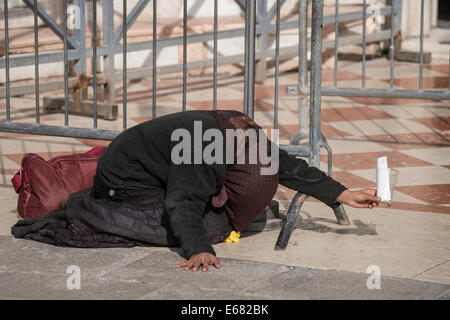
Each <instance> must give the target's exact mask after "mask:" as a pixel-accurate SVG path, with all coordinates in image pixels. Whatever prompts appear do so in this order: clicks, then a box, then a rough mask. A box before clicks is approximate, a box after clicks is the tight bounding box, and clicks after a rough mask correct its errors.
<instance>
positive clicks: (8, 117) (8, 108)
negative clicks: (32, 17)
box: [3, 0, 11, 122]
mask: <svg viewBox="0 0 450 320" xmlns="http://www.w3.org/2000/svg"><path fill="white" fill-rule="evenodd" d="M3 12H4V18H5V71H6V74H5V77H6V79H5V80H6V121H8V122H9V121H11V87H10V86H11V84H10V73H9V20H8V19H9V18H8V0H4V2H3Z"/></svg>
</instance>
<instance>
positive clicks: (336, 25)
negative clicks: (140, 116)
mask: <svg viewBox="0 0 450 320" xmlns="http://www.w3.org/2000/svg"><path fill="white" fill-rule="evenodd" d="M334 18H335V21H334V87H335V88H336V87H337V82H338V59H339V57H338V56H339V50H338V47H339V0H336V5H335V14H334Z"/></svg>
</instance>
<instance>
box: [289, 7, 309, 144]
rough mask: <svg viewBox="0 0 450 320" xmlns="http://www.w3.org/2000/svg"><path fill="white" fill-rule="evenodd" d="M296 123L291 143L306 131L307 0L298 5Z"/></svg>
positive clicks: (305, 135) (304, 135) (304, 134)
mask: <svg viewBox="0 0 450 320" xmlns="http://www.w3.org/2000/svg"><path fill="white" fill-rule="evenodd" d="M298 30H299V32H298V85H297V86H298V90H299V95H298V123H299V127H300V128H299V129H300V130H299V132H297V133H296V134H294V135H293V136H292V137H291V144H298V143H299V141H300V140H301V139H303V138H307V137H308V135H309V133H308V109H309V105H308V99H307V95H308V93H309V89H307V86H308V0H299V5H298Z"/></svg>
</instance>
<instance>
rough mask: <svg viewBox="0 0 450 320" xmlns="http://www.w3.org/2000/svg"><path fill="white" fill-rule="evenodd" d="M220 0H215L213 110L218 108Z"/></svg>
mask: <svg viewBox="0 0 450 320" xmlns="http://www.w3.org/2000/svg"><path fill="white" fill-rule="evenodd" d="M217 1H218V0H214V53H213V55H214V57H213V59H214V62H213V64H214V69H213V110H217V19H218V3H217Z"/></svg>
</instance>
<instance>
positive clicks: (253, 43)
mask: <svg viewBox="0 0 450 320" xmlns="http://www.w3.org/2000/svg"><path fill="white" fill-rule="evenodd" d="M23 1H24V2H25V3H26V4H27V5H28V6H29V7H30V8H32V9H33V14H34V42H35V43H34V44H35V54H34V55H24V56H19V57H14V56H13V57H10V54H9V21H8V1H7V0H4V16H5V57H4V58H1V59H0V68H1V69H4V70H5V73H6V83H5V88H1V89H0V97H2V98H3V97H4V98H5V100H6V121H2V122H0V131H3V132H14V133H27V134H40V135H53V136H63V137H75V138H90V139H104V140H112V139H114V138H115V137H116V136H117V135H118V134H119V133H120V132H118V131H112V130H99V129H97V120H98V105H99V104H98V100H97V88H98V83H97V81H98V77H99V76H101V77H104V78H105V79H106V80H107V82H108V86H109V88H108V89H109V96H108V98H109V101H110V102H112V101H113V100H114V95H113V94H114V87H115V85H114V83H115V81H119V80H122V81H123V109H122V115H123V129H126V128H127V81H129V80H132V79H136V78H143V77H150V76H151V77H152V81H153V88H152V116H153V117H155V116H156V107H157V100H156V90H157V81H156V80H157V75H158V74H167V73H176V72H182V75H183V87H182V105H181V108H180V109H181V110H182V111H185V110H186V105H187V72H188V71H189V70H192V69H195V68H203V67H213V76H212V78H213V79H212V87H213V101H212V109H216V108H217V98H218V97H217V85H218V78H217V67H218V66H219V65H224V64H232V63H236V62H244V66H245V70H244V93H243V101H244V104H243V105H244V108H243V111H244V112H245V113H246V114H247V115H249V116H250V117H253V115H254V100H255V81H256V79H255V75H256V74H257V73H258V72H257V71H259V75H258V77H259V78H261V70H262V71H264V70H265V64H266V60H267V59H269V58H272V57H273V58H274V59H275V92H274V96H275V98H274V110H273V112H274V124H273V126H274V128H278V95H279V92H278V90H279V64H280V59H281V58H283V59H286V58H289V57H295V56H298V57H299V68H298V86H297V87H298V90H299V93H300V94H299V114H300V122H301V123H300V127H301V128H302V129H303V130H304V129H305V128H307V124H306V122H307V117H306V114H307V110H308V108H309V109H310V127H309V130H308V132H304V131H303V132H300V133H299V134H297V135H296V136H294V137H293V139H292V142H293V143H292V145H281V148H283V149H285V150H287V151H288V152H289V153H291V154H293V155H296V156H302V157H308V158H309V162H310V165H313V166H318V165H319V154H320V149H321V148H325V149H326V150H327V152H328V173H329V175H331V164H332V155H331V148H330V147H329V146H328V144H327V142H326V139H325V138H324V137H323V136H322V134H321V131H320V123H321V112H320V105H321V96H322V95H339V96H377V97H394V98H418V99H450V88H449V90H447V91H430V90H423V15H424V10H423V5H424V0H421V4H422V14H421V26H422V28H421V29H422V30H421V31H422V32H421V36H420V43H421V50H420V74H419V77H420V87H419V88H418V90H400V89H396V88H394V87H393V80H394V78H393V75H394V63H393V59H394V50H395V48H394V36H395V33H396V31H398V29H399V13H400V8H401V0H391V4H390V5H388V6H386V7H383V8H379V10H377V12H375V13H374V12H368V10H367V5H366V1H365V0H364V5H363V10H362V11H358V12H350V13H344V14H339V13H338V12H339V2H338V0H337V1H336V14H335V15H332V16H325V17H324V15H323V0H314V1H312V17H311V19H308V0H298V4H299V6H298V7H299V11H298V13H299V15H298V20H297V21H284V22H282V21H281V17H280V11H281V7H282V5H283V4H284V3H285V2H286V0H276V3H275V5H274V6H273V7H271V8H270V9H269V10H267V2H266V0H259V1H258V2H257V1H256V0H245V1H244V0H235V2H236V4H237V5H239V7H240V8H241V9H242V10H243V11H244V13H245V29H234V30H227V31H220V32H219V31H218V16H219V12H218V0H212V1H214V31H213V32H209V33H204V34H194V35H189V36H188V34H187V33H188V32H187V22H188V11H187V0H183V35H182V36H181V37H171V38H164V39H158V38H157V32H156V30H157V1H156V0H154V1H153V2H152V5H153V7H152V10H153V30H154V32H153V38H152V40H151V41H142V42H133V43H128V41H127V40H128V39H127V31H128V30H129V28H130V27H131V25H132V24H133V23H134V22H135V21H136V19H137V17H138V16H139V14H140V13H141V12H142V11H143V9H144V7H146V6H147V5H148V4H149V3H150V0H139V1H138V3H137V4H136V6H135V7H134V8H133V9H132V10H131V11H130V13H129V14H128V15H127V14H125V13H127V11H128V10H127V9H128V8H127V1H126V0H124V1H123V2H122V5H123V12H124V14H123V20H122V25H121V26H120V27H119V28H118V29H117V30H114V23H113V17H114V7H113V1H111V0H102V4H103V7H102V9H103V42H104V43H103V45H102V46H97V30H96V28H97V27H96V26H97V6H96V5H94V6H93V12H92V14H93V43H94V45H93V47H92V48H86V43H85V5H86V1H85V0H73V3H74V4H76V5H78V6H79V8H80V28H79V29H78V30H76V32H75V31H74V33H73V37H72V36H69V32H68V25H67V6H68V1H67V0H61V1H62V3H63V27H62V28H61V27H60V26H59V25H58V24H56V23H55V22H54V21H53V20H52V19H51V18H50V17H49V16H48V14H46V12H45V11H44V10H43V9H42V8H41V7H40V6H39V5H38V4H37V0H23ZM96 3H97V1H95V0H94V4H96ZM368 13H369V14H370V15H373V14H375V15H379V16H386V17H390V18H391V20H390V21H391V23H390V28H389V29H386V30H381V31H377V32H375V33H371V34H366V32H365V31H366V18H367V17H368ZM38 17H39V18H41V19H42V20H43V21H44V22H45V23H46V24H47V25H48V26H49V27H50V28H51V29H52V31H53V32H54V33H55V34H57V35H58V36H59V37H60V38H61V39H62V40H63V43H64V50H63V52H49V53H39V52H38V51H39V50H38V42H39V39H38V32H37V27H38V24H37V22H38ZM273 18H275V24H272V22H271V21H272V20H273ZM358 20H362V21H363V33H362V37H361V36H359V35H352V36H346V37H340V36H339V29H338V26H339V23H341V22H348V21H358ZM324 24H334V25H335V31H336V36H335V39H334V40H324V41H323V35H322V28H323V25H324ZM308 25H311V30H312V33H311V81H310V86H308V81H307V80H308V79H307V72H308V70H307V69H308V63H307V53H308V33H307V29H308ZM287 29H298V30H299V43H298V45H297V46H292V47H284V48H280V32H281V31H282V30H287ZM271 32H275V49H274V50H271V49H269V47H270V46H271V43H270V41H269V39H268V34H269V33H271ZM242 36H244V37H245V53H244V55H235V56H226V57H219V56H218V51H217V48H218V40H219V39H227V38H233V37H242ZM210 40H213V43H214V45H213V59H209V60H202V61H195V62H191V63H188V61H187V55H188V52H187V45H188V44H190V43H196V42H204V41H210ZM257 40H258V41H257ZM120 41H122V43H121V44H120ZM376 41H390V67H391V71H390V77H391V78H390V79H391V81H390V83H391V86H390V89H386V90H383V89H370V88H366V86H365V79H366V76H365V63H366V59H365V56H366V54H365V48H366V43H367V42H376ZM349 44H362V48H363V52H362V55H363V62H362V74H363V77H362V86H361V88H356V89H355V88H341V87H339V86H338V82H337V72H338V47H339V46H344V45H349ZM178 45H182V46H183V62H182V64H179V65H170V66H164V67H158V66H157V57H156V51H157V49H159V48H163V47H167V46H178ZM333 47H334V50H335V51H334V54H335V68H334V87H333V88H322V84H321V77H322V49H323V48H333ZM146 49H152V67H151V68H142V69H139V70H127V54H128V53H129V52H133V51H139V50H146ZM117 53H122V55H123V70H122V72H115V66H114V56H115V54H117ZM97 57H104V59H105V60H104V61H105V66H106V70H105V73H104V74H100V73H98V69H97ZM87 58H92V59H93V77H92V82H93V90H94V95H93V103H92V118H93V127H92V129H86V128H74V127H70V126H69V89H70V86H71V85H72V84H73V82H74V81H75V79H74V78H70V77H69V64H70V61H76V66H75V71H76V72H77V73H78V74H80V73H83V72H85V71H86V59H87ZM58 61H63V62H64V80H63V81H62V82H61V81H53V82H43V83H41V82H40V79H39V65H43V64H45V63H50V62H58ZM26 65H34V66H35V83H34V84H31V85H20V86H13V87H11V83H10V69H11V68H13V67H17V66H26ZM257 68H260V69H261V70H257ZM259 80H260V79H259ZM55 89H64V125H63V126H50V125H43V124H41V123H40V93H41V92H45V91H54V90H55ZM33 92H34V93H35V97H36V101H35V109H36V119H35V124H22V123H14V122H12V121H11V114H10V107H11V96H18V95H24V94H30V93H33ZM308 97H309V99H310V101H309V103H308V101H307V99H308ZM181 110H180V111H181ZM302 135H303V136H305V135H306V136H307V137H309V143H308V144H307V145H295V143H297V141H298V139H299V137H302ZM302 196H303V195H302V194H300V193H297V194H296V196H295V197H294V199H293V200H292V202H291V205H290V207H289V209H288V214H287V220H286V222H285V224H284V226H283V228H282V230H281V232H280V236H279V238H278V240H277V244H276V248H277V249H284V248H285V247H286V246H287V242H288V240H289V236H290V234H291V232H292V230H293V229H294V228H295V220H296V218H297V215H298V212H299V210H300V208H301V206H302V204H303V203H304V201H305V200H306V198H307V197H303V198H302ZM300 200H301V201H300ZM299 201H300V202H299ZM334 213H335V215H336V218H337V220H338V223H340V224H348V223H349V221H348V218H347V216H346V214H345V211H344V209H343V207H342V206H340V207H338V208H336V209H334Z"/></svg>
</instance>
